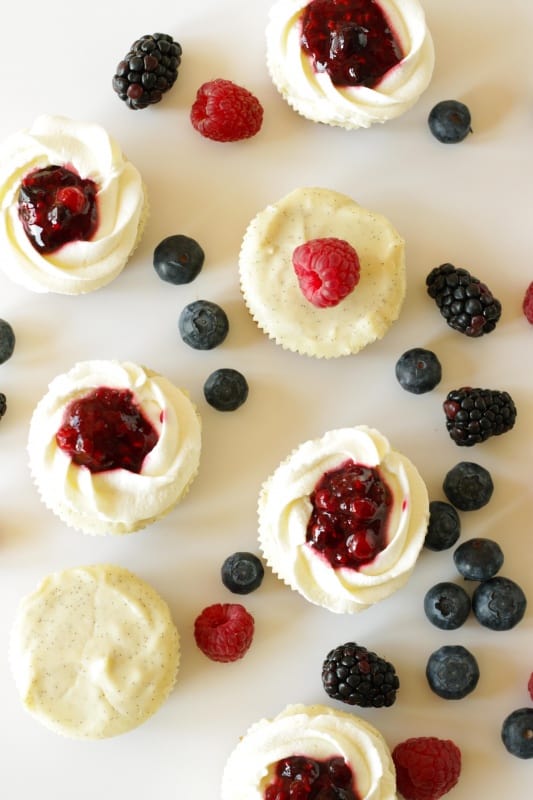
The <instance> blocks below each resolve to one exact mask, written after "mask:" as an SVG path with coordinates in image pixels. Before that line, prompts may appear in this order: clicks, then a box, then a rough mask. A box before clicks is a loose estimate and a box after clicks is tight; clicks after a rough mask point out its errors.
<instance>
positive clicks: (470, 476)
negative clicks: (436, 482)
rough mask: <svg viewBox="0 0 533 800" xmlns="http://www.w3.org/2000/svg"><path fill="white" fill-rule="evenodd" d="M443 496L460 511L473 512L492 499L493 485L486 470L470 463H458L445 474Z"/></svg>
mask: <svg viewBox="0 0 533 800" xmlns="http://www.w3.org/2000/svg"><path fill="white" fill-rule="evenodd" d="M442 488H443V489H444V494H445V495H446V497H447V498H448V500H449V501H450V503H452V504H453V505H454V506H455V507H456V508H458V509H459V510H460V511H475V510H476V509H478V508H482V507H483V506H484V505H486V504H487V503H488V502H489V500H490V498H491V497H492V492H493V491H494V484H493V482H492V478H491V476H490V473H489V472H488V470H486V469H485V467H482V466H480V465H479V464H475V463H473V462H472V461H460V462H459V463H458V464H456V465H455V467H452V469H451V470H450V471H449V472H448V473H447V474H446V476H445V478H444V483H443V487H442Z"/></svg>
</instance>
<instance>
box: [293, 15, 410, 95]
mask: <svg viewBox="0 0 533 800" xmlns="http://www.w3.org/2000/svg"><path fill="white" fill-rule="evenodd" d="M301 44H302V47H303V49H304V51H305V52H306V53H308V54H309V55H310V56H311V58H312V60H313V65H314V68H315V70H316V72H327V73H328V74H329V76H330V78H331V81H332V83H333V84H334V85H335V86H369V87H374V86H376V85H377V84H378V83H379V82H380V80H381V79H382V78H383V76H384V75H385V74H386V73H387V72H388V71H389V70H390V69H392V68H393V67H395V66H396V65H397V64H399V62H400V61H401V60H402V58H403V55H404V54H403V52H402V47H401V45H400V42H399V41H398V38H397V37H396V36H395V35H394V33H393V31H392V30H391V28H390V26H389V23H388V21H387V18H386V17H385V14H384V13H383V11H382V9H381V7H380V5H379V3H378V2H376V0H311V2H310V3H309V4H308V5H307V6H306V8H305V10H304V12H303V15H302V33H301Z"/></svg>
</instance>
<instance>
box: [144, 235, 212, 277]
mask: <svg viewBox="0 0 533 800" xmlns="http://www.w3.org/2000/svg"><path fill="white" fill-rule="evenodd" d="M204 258H205V255H204V251H203V250H202V248H201V247H200V245H199V244H198V242H197V241H195V240H194V239H191V237H190V236H184V235H183V234H181V233H177V234H175V235H174V236H167V237H166V239H163V241H161V242H159V244H158V245H157V247H156V248H155V250H154V269H155V271H156V272H157V274H158V275H159V277H160V278H161V280H162V281H167V283H174V284H176V285H179V284H182V283H190V282H191V281H193V280H194V279H195V278H196V277H197V276H198V274H199V273H200V270H201V269H202V266H203V263H204Z"/></svg>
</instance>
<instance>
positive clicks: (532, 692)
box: [527, 672, 533, 700]
mask: <svg viewBox="0 0 533 800" xmlns="http://www.w3.org/2000/svg"><path fill="white" fill-rule="evenodd" d="M527 690H528V692H529V696H530V697H531V699H532V700H533V672H532V673H531V675H530V676H529V680H528V682H527Z"/></svg>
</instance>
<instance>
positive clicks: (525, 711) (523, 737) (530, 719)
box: [501, 708, 533, 758]
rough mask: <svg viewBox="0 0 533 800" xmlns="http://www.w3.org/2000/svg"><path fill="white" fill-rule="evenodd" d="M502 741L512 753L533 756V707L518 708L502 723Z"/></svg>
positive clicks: (523, 756) (521, 756)
mask: <svg viewBox="0 0 533 800" xmlns="http://www.w3.org/2000/svg"><path fill="white" fill-rule="evenodd" d="M501 736H502V742H503V743H504V745H505V748H506V749H507V750H508V751H509V753H511V755H513V756H516V757H517V758H533V708H517V709H516V711H512V712H511V713H510V714H509V715H508V716H507V717H506V718H505V719H504V721H503V724H502V731H501Z"/></svg>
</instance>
